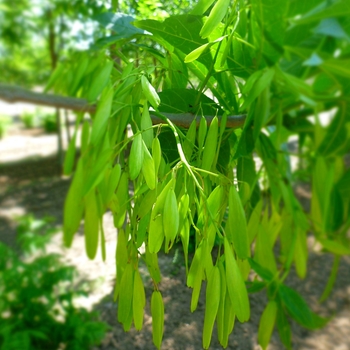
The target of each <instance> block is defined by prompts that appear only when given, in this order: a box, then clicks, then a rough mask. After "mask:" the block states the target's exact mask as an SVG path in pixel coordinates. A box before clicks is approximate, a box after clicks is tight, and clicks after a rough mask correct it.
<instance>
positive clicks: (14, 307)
mask: <svg viewBox="0 0 350 350" xmlns="http://www.w3.org/2000/svg"><path fill="white" fill-rule="evenodd" d="M50 220H51V219H50V218H45V219H42V220H36V219H34V218H33V216H30V215H28V216H24V217H22V218H20V219H19V226H18V243H19V244H20V246H21V250H22V253H23V254H24V255H23V257H18V255H17V253H15V252H14V251H13V250H12V249H11V248H9V247H8V246H6V245H5V244H2V243H0V280H1V284H0V315H1V316H0V348H1V349H3V350H12V349H23V350H25V349H28V350H29V349H33V350H34V349H57V348H58V347H60V346H64V347H65V349H88V348H89V346H92V345H94V344H97V343H99V342H100V341H101V339H102V338H103V336H104V334H105V331H106V329H107V326H106V325H105V324H104V323H102V322H99V321H96V318H97V317H98V315H97V314H96V313H92V312H88V311H87V310H85V309H83V308H79V309H78V308H76V307H75V306H74V303H73V301H74V298H75V297H77V296H80V295H86V293H87V291H86V290H85V289H84V288H82V287H77V286H75V284H74V280H75V278H74V276H75V270H74V268H73V267H71V266H65V265H64V264H63V263H62V262H61V259H60V256H59V255H57V254H42V253H43V251H44V250H45V246H46V244H47V242H48V241H49V239H50V236H51V235H52V233H53V232H55V231H56V230H55V229H54V228H53V227H52V225H51V224H50ZM40 252H41V254H40Z"/></svg>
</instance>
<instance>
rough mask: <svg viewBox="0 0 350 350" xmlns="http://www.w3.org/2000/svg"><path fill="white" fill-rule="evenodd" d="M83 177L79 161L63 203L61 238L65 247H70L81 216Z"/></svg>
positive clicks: (82, 209)
mask: <svg viewBox="0 0 350 350" xmlns="http://www.w3.org/2000/svg"><path fill="white" fill-rule="evenodd" d="M83 176H84V173H83V162H82V160H80V161H79V162H78V165H77V170H76V172H75V174H74V177H73V181H72V183H71V185H70V187H69V190H68V194H67V196H66V200H65V202H64V211H63V238H64V244H65V246H66V247H70V246H71V244H72V241H73V236H74V234H75V233H76V232H77V231H78V228H79V226H80V222H81V219H82V216H83V211H84V204H83V181H81V179H82V178H83Z"/></svg>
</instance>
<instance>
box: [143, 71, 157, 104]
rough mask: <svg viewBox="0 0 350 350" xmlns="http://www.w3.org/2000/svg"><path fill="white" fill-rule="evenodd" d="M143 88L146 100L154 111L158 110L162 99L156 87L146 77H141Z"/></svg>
mask: <svg viewBox="0 0 350 350" xmlns="http://www.w3.org/2000/svg"><path fill="white" fill-rule="evenodd" d="M141 86H142V91H143V93H144V95H145V97H146V99H147V100H148V101H149V103H150V104H151V105H152V107H153V108H154V109H157V108H158V106H159V104H160V98H159V96H158V94H157V92H156V90H155V89H154V87H153V86H152V85H151V83H150V82H149V81H148V79H147V78H146V77H145V76H144V75H142V76H141Z"/></svg>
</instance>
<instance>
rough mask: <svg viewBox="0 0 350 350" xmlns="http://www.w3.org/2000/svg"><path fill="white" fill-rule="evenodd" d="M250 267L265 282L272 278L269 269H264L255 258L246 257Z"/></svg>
mask: <svg viewBox="0 0 350 350" xmlns="http://www.w3.org/2000/svg"><path fill="white" fill-rule="evenodd" d="M248 261H249V265H250V267H251V268H252V269H253V270H254V271H255V272H256V273H257V274H258V275H259V276H260V277H261V278H262V279H264V280H265V281H266V282H270V281H272V280H273V278H274V275H273V274H272V273H271V271H269V270H267V269H265V268H264V267H263V266H261V265H260V264H259V263H257V262H256V261H255V260H253V259H251V258H248Z"/></svg>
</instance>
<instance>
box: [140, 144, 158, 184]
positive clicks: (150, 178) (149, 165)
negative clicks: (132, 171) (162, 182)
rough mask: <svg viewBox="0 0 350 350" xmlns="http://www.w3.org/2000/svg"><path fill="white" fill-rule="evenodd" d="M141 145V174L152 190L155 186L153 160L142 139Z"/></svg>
mask: <svg viewBox="0 0 350 350" xmlns="http://www.w3.org/2000/svg"><path fill="white" fill-rule="evenodd" d="M142 147H143V163H142V174H143V177H144V178H145V180H146V183H147V186H148V187H149V188H150V189H151V190H154V189H155V188H156V169H155V166H154V161H153V158H152V156H151V154H150V153H149V151H148V149H147V147H146V144H145V143H144V142H143V140H142Z"/></svg>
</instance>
